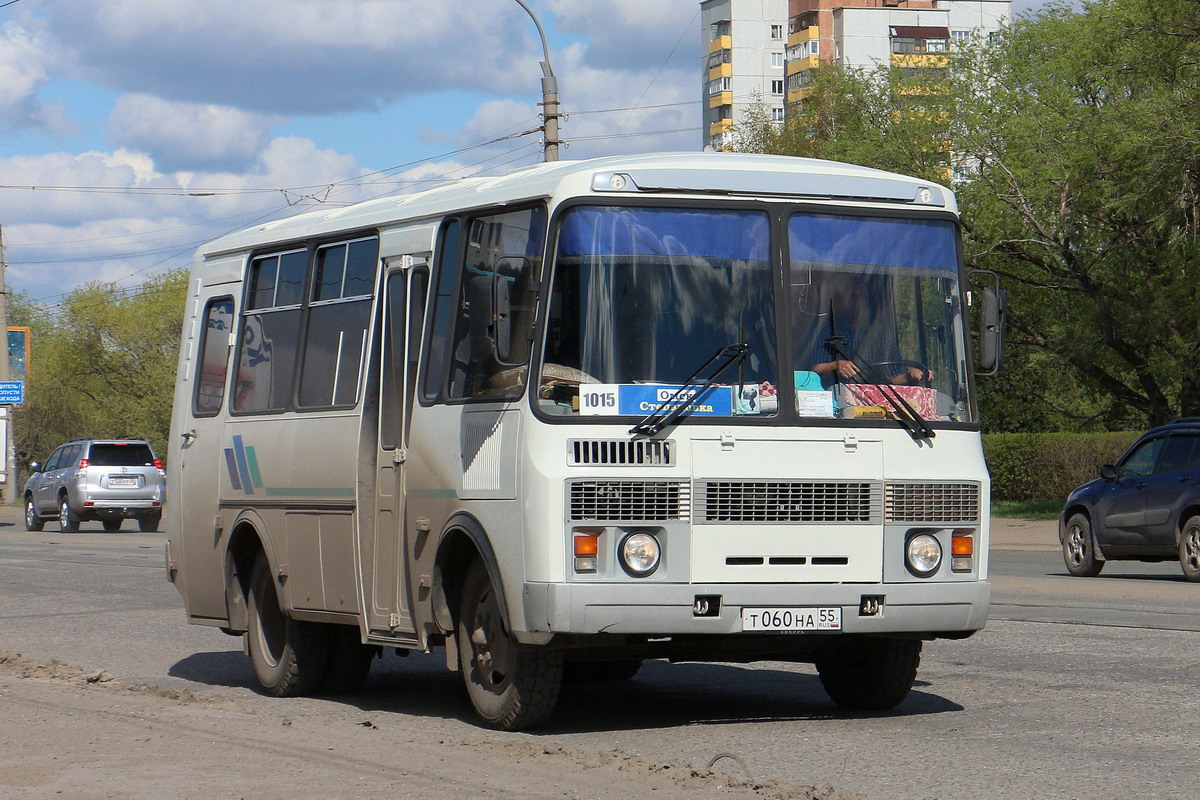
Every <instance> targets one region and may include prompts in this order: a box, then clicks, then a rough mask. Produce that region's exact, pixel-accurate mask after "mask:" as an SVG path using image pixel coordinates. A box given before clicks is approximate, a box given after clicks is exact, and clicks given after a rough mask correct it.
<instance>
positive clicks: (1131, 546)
mask: <svg viewBox="0 0 1200 800" xmlns="http://www.w3.org/2000/svg"><path fill="white" fill-rule="evenodd" d="M1058 538H1059V541H1061V542H1062V552H1063V561H1064V562H1066V565H1067V571H1068V572H1070V573H1071V574H1072V575H1080V576H1084V577H1092V576H1095V575H1099V574H1100V570H1101V569H1103V568H1104V562H1105V561H1117V560H1122V559H1133V560H1138V561H1167V560H1169V559H1176V558H1177V559H1179V563H1180V565H1181V566H1182V567H1183V574H1184V576H1185V577H1186V578H1187V579H1188V580H1189V581H1200V417H1184V418H1182V419H1177V420H1175V421H1174V422H1172V423H1170V424H1169V425H1163V426H1162V427H1160V428H1155V429H1153V430H1151V431H1148V432H1147V433H1145V434H1144V435H1143V436H1142V437H1141V438H1140V439H1138V440H1137V441H1136V442H1134V444H1133V446H1132V447H1130V448H1129V449H1128V450H1127V451H1126V452H1125V455H1123V456H1121V458H1120V460H1118V461H1117V463H1116V464H1115V465H1113V464H1105V465H1104V466H1102V467H1100V477H1099V478H1096V479H1095V480H1092V481H1088V482H1087V483H1085V484H1083V485H1082V486H1080V487H1078V488H1077V489H1075V491H1073V492H1071V494H1070V496H1069V497H1068V498H1067V503H1066V505H1065V506H1064V507H1063V511H1062V515H1061V516H1060V517H1059V520H1058Z"/></svg>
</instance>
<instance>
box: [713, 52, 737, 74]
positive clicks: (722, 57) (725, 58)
mask: <svg viewBox="0 0 1200 800" xmlns="http://www.w3.org/2000/svg"><path fill="white" fill-rule="evenodd" d="M731 61H733V51H732V50H718V51H717V52H715V53H709V55H708V68H709V69H712V68H714V67H719V66H721V65H722V64H728V63H730V62H731Z"/></svg>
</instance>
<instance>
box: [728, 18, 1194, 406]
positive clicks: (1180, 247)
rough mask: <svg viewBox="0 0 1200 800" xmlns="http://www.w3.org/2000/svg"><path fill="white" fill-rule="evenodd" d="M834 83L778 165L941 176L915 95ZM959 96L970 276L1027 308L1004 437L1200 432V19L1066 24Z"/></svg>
mask: <svg viewBox="0 0 1200 800" xmlns="http://www.w3.org/2000/svg"><path fill="white" fill-rule="evenodd" d="M825 70H826V71H827V72H828V73H829V74H828V75H825V76H823V77H822V78H821V79H819V80H818V81H817V82H816V83H814V92H813V95H812V97H810V98H809V100H806V101H805V103H804V106H805V110H804V111H803V112H802V113H801V114H800V115H799V116H798V118H797V119H796V120H794V121H792V122H789V124H788V126H787V128H786V129H785V130H784V131H782V132H777V133H772V134H767V135H766V136H765V137H762V138H763V139H765V141H763V142H762V144H763V146H764V147H765V148H766V149H770V150H772V151H773V152H789V153H793V154H796V155H815V156H818V157H823V158H834V159H839V160H848V161H853V162H857V163H861V164H866V165H869V166H875V167H879V168H882V169H889V170H894V171H897V172H903V173H908V174H914V175H918V176H921V177H927V178H929V177H932V176H931V173H930V169H931V165H930V161H929V158H928V152H927V150H922V149H921V138H922V136H923V134H922V131H921V128H920V125H919V124H918V123H922V124H926V123H930V122H932V121H933V119H932V118H926V119H924V120H921V119H917V120H915V121H908V122H906V121H905V113H904V111H905V108H906V107H910V106H911V98H912V93H911V92H909V93H907V94H906V93H905V92H903V91H897V83H898V82H899V81H900V80H901V79H902V77H903V76H902V75H897V74H896V71H894V70H893V71H890V72H889V71H886V70H884V71H877V72H875V73H872V74H868V75H858V74H848V73H841V72H839V70H837V68H835V67H829V68H825ZM942 86H943V89H942V91H943V94H942V95H940V98H941V100H942V105H941V116H939V117H938V118H937V121H938V122H940V123H944V130H945V131H946V133H945V135H944V136H945V138H944V141H947V142H948V143H949V145H950V150H949V152H950V153H951V154H952V159H953V162H954V166H955V167H956V170H955V181H954V188H955V189H956V191H957V192H958V196H959V202H960V204H961V206H962V209H963V218H964V228H965V232H966V236H965V237H964V250H965V258H966V261H967V265H968V267H970V268H981V269H991V270H994V271H996V272H997V273H999V274H1000V275H1002V276H1003V278H1004V280H1005V284H1006V286H1007V288H1008V290H1009V292H1010V300H1011V308H1010V318H1009V323H1010V332H1011V334H1012V336H1011V339H1010V341H1011V344H1012V345H1013V351H1014V356H1015V358H1014V359H1013V362H1012V363H1010V365H1009V370H1008V375H1007V376H1006V377H1005V378H1004V380H1003V381H1001V382H1000V383H999V384H995V385H992V386H990V387H987V386H986V384H985V390H984V391H985V395H984V398H985V401H987V402H988V406H989V411H991V410H992V406H995V407H996V410H998V411H1000V412H1001V413H1000V417H1001V418H1002V419H1005V420H1006V421H1005V423H1004V424H1003V425H1002V426H1001V429H1003V428H1006V427H1010V426H1011V427H1026V428H1029V427H1033V428H1035V429H1039V428H1040V429H1046V427H1066V428H1072V427H1107V428H1120V427H1127V426H1129V425H1138V424H1144V423H1150V424H1158V423H1161V422H1164V421H1167V420H1169V419H1170V418H1172V417H1174V416H1176V415H1179V414H1184V415H1196V414H1200V358H1198V357H1197V356H1198V355H1200V297H1198V296H1197V293H1198V292H1200V287H1197V283H1196V280H1195V279H1194V278H1193V277H1192V276H1193V274H1194V270H1195V268H1196V265H1197V264H1196V262H1197V258H1198V257H1200V4H1197V3H1195V2H1194V1H1193V0H1094V1H1093V2H1084V3H1083V4H1082V7H1081V8H1080V9H1078V10H1077V9H1075V8H1073V7H1071V6H1068V5H1053V6H1050V7H1048V8H1045V9H1043V10H1042V11H1040V12H1039V13H1037V14H1035V15H1030V16H1024V17H1021V18H1018V20H1016V21H1015V22H1014V24H1013V25H1012V27H1011V28H1010V29H1009V30H1007V31H1005V32H1003V33H1002V34H1001V35H999V36H997V37H995V38H994V39H992V40H991V41H989V42H985V43H980V44H979V45H978V46H977V47H974V48H970V49H968V50H966V51H963V52H961V53H958V54H956V55H955V60H954V63H953V68H952V69H951V70H949V72H948V74H947V76H946V77H945V78H944V80H943V81H942ZM814 98H816V99H815V100H814ZM813 118H816V119H817V120H819V121H820V122H821V123H822V124H814V122H813ZM929 135H933V136H941V135H942V134H938V133H932V134H929ZM747 141H748V142H751V143H752V144H753V143H754V142H753V137H747ZM926 144H928V142H926ZM993 418H994V417H993Z"/></svg>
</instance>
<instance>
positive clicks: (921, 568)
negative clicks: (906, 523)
mask: <svg viewBox="0 0 1200 800" xmlns="http://www.w3.org/2000/svg"><path fill="white" fill-rule="evenodd" d="M904 563H905V565H906V566H907V567H908V571H909V572H911V573H912V574H913V575H916V576H917V577H918V578H928V577H929V576H930V575H932V574H933V573H935V572H937V571H938V567H940V566H941V565H942V543H941V542H939V541H938V540H937V537H936V536H933V535H931V534H928V533H918V534H917V535H916V536H910V537H909V538H908V544H906V545H905V547H904Z"/></svg>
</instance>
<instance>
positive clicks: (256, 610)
mask: <svg viewBox="0 0 1200 800" xmlns="http://www.w3.org/2000/svg"><path fill="white" fill-rule="evenodd" d="M247 606H249V608H248V611H249V617H250V618H249V625H248V626H247V627H248V628H249V630H248V631H247V632H246V637H247V639H248V642H249V645H250V647H249V649H250V661H251V663H252V664H253V665H254V674H255V676H256V677H257V678H258V682H259V684H261V685H262V688H263V691H265V692H266V693H267V694H269V695H272V696H274V697H301V696H303V695H308V694H312V693H314V692H315V691H316V690H317V688H318V687H319V686H320V684H321V678H322V677H323V676H324V673H325V667H326V664H327V663H328V661H329V629H328V628H327V627H326V626H325V625H321V624H319V623H315V622H300V621H299V620H294V619H292V618H291V617H289V616H288V615H287V614H286V613H284V611H283V608H282V606H281V604H280V602H279V594H278V592H277V591H276V589H275V579H274V577H273V576H272V575H271V565H270V562H268V561H267V557H266V554H264V553H259V554H258V558H256V559H255V561H254V567H253V569H251V571H250V597H249V602H248V603H247Z"/></svg>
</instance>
